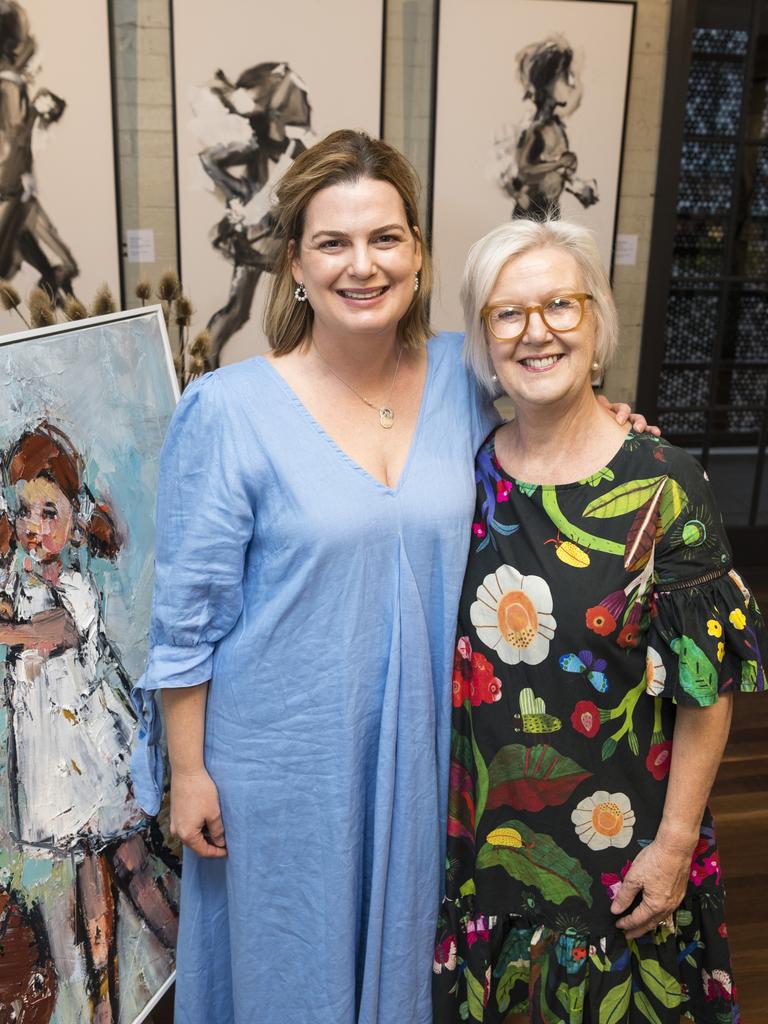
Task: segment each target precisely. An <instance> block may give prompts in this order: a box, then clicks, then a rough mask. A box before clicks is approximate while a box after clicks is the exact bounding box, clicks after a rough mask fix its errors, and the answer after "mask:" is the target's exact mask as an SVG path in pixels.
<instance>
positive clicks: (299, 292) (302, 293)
mask: <svg viewBox="0 0 768 1024" xmlns="http://www.w3.org/2000/svg"><path fill="white" fill-rule="evenodd" d="M293 297H294V299H296V301H297V302H306V301H307V289H306V288H305V287H304V282H303V281H302V282H301V284H297V285H296V287H295V288H294V289H293Z"/></svg>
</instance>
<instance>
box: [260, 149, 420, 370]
mask: <svg viewBox="0 0 768 1024" xmlns="http://www.w3.org/2000/svg"><path fill="white" fill-rule="evenodd" d="M365 178H369V179H370V180H372V181H387V182H389V184H390V185H392V186H393V187H394V188H395V189H397V192H398V195H399V196H400V198H401V199H402V201H403V206H404V207H405V215H406V217H407V219H408V225H409V227H410V229H411V231H412V232H413V234H414V235H415V236H416V237H418V240H419V241H420V242H421V250H422V263H421V270H420V271H419V282H420V283H419V290H418V291H417V292H414V295H413V299H412V301H411V304H410V306H409V307H408V309H407V311H406V313H405V315H404V316H403V318H402V320H401V321H400V323H399V325H398V336H399V339H400V344H401V345H402V346H403V348H411V349H413V348H418V347H419V346H420V345H422V344H423V343H424V342H425V341H426V340H427V338H429V337H430V336H431V335H432V333H433V332H432V328H431V326H430V323H429V313H428V310H429V296H430V292H431V289H432V265H431V262H430V257H429V251H428V249H427V246H426V242H425V240H424V236H423V232H422V231H421V227H420V225H419V208H418V201H419V191H420V185H419V178H418V175H417V174H416V171H415V170H414V168H413V167H412V166H411V164H410V163H409V162H408V160H407V159H406V158H405V157H404V156H403V154H402V153H400V152H398V150H396V149H395V148H394V147H393V146H390V145H389V144H388V143H386V142H382V141H381V140H380V139H372V138H371V137H370V135H367V134H366V133H365V132H360V131H352V130H350V129H342V130H341V131H337V132H332V134H330V135H328V136H327V137H326V138H325V139H323V140H322V142H318V143H317V144H316V145H314V146H312V147H311V148H310V149H307V150H305V151H304V152H303V153H302V154H301V155H300V156H298V157H297V158H296V159H295V160H294V162H293V163H292V164H291V166H290V167H289V168H288V170H287V171H286V172H285V174H284V175H283V177H282V179H281V180H280V182H279V184H278V186H277V188H276V189H275V198H276V200H277V205H276V207H275V208H274V210H273V215H274V217H275V220H276V227H275V234H276V237H277V238H278V240H279V242H280V250H279V252H278V255H277V258H276V260H275V269H274V276H273V280H272V287H271V290H270V293H269V299H268V301H267V307H266V310H265V313H264V330H265V333H266V335H267V338H268V339H269V344H270V346H271V348H272V351H273V352H274V353H275V354H276V355H287V354H288V353H289V352H292V351H293V350H294V349H295V348H298V346H299V345H301V344H302V342H303V341H305V340H306V339H307V338H308V337H309V335H310V332H311V329H312V322H313V320H314V312H313V310H312V307H311V306H310V304H309V303H308V302H297V301H296V299H295V297H294V294H293V293H294V289H295V287H296V282H295V281H294V279H293V275H292V274H291V262H292V258H293V247H292V246H291V242H293V245H294V246H295V247H296V248H297V249H298V247H299V246H300V245H301V238H302V234H303V231H304V218H305V216H306V211H307V207H308V206H309V203H310V201H311V200H312V198H313V197H314V196H315V195H316V194H317V193H318V192H319V191H320V190H321V189H324V188H329V187H330V186H331V185H340V184H346V183H349V182H355V181H360V180H363V179H365Z"/></svg>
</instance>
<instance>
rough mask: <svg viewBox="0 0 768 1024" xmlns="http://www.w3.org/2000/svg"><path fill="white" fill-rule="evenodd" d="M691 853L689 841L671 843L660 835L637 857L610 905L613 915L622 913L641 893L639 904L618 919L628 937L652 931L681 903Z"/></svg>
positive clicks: (632, 937) (688, 872)
mask: <svg viewBox="0 0 768 1024" xmlns="http://www.w3.org/2000/svg"><path fill="white" fill-rule="evenodd" d="M692 853H693V847H690V848H689V847H688V844H687V843H685V844H677V843H670V842H666V841H665V840H663V839H662V838H660V837H658V836H657V837H656V839H655V840H654V841H653V842H652V843H650V845H648V846H646V847H645V849H643V850H641V851H640V853H638V855H637V857H635V859H634V861H633V863H632V867H631V868H630V869H629V871H628V872H627V873H626V875H625V876H624V881H623V882H622V883H621V886H620V887H619V890H618V892H617V893H616V896H615V898H614V900H613V903H612V904H611V911H612V912H613V913H614V914H622V913H624V911H625V910H626V909H627V908H628V907H629V906H630V904H632V903H633V902H634V900H635V897H636V896H637V895H638V894H639V893H642V901H641V902H640V904H639V906H637V907H635V909H634V910H633V911H632V913H631V914H628V915H627V916H626V917H620V918H619V920H618V921H617V922H616V927H617V928H621V929H622V930H623V931H624V932H625V933H626V937H627V938H628V939H636V938H638V937H639V936H640V935H644V934H645V933H646V932H650V931H653V929H654V928H656V927H658V925H660V924H661V923H662V922H664V921H666V920H667V919H668V917H669V915H670V914H671V913H672V912H673V911H674V910H677V908H678V907H679V906H680V904H681V903H682V901H683V896H684V895H685V889H686V886H687V884H688V876H689V874H690V870H691V855H692Z"/></svg>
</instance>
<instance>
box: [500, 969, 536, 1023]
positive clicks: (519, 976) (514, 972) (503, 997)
mask: <svg viewBox="0 0 768 1024" xmlns="http://www.w3.org/2000/svg"><path fill="white" fill-rule="evenodd" d="M530 973H531V968H530V964H527V963H519V962H513V963H509V964H507V968H506V970H505V971H504V976H503V977H502V978H501V980H500V981H499V983H498V985H497V986H496V1003H497V1005H498V1007H499V1012H500V1013H506V1011H507V1010H508V1009H509V1002H510V1000H511V998H512V989H513V988H514V987H515V985H516V984H517V983H518V981H522V982H523V984H524V985H526V986H527V985H528V976H529V975H530Z"/></svg>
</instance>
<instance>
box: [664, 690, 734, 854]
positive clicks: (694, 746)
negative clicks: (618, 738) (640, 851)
mask: <svg viewBox="0 0 768 1024" xmlns="http://www.w3.org/2000/svg"><path fill="white" fill-rule="evenodd" d="M732 713H733V697H732V695H731V694H724V695H723V696H721V697H720V698H719V700H718V701H717V702H716V703H715V704H712V705H711V706H710V707H708V708H692V707H684V706H682V705H681V706H679V707H678V708H677V714H676V718H675V731H674V734H673V736H672V763H671V766H670V770H669V785H668V788H667V798H666V800H665V802H664V814H663V816H662V819H661V825H660V826H659V831H658V833H657V839H660V840H662V841H663V842H667V843H670V844H674V845H676V846H686V845H688V846H690V848H691V850H693V847H694V846H695V845H696V842H697V841H698V838H699V828H700V826H701V819H702V817H703V815H704V809H705V808H706V805H707V800H708V799H709V793H710V790H711V789H712V785H713V783H714V781H715V776H716V775H717V769H718V767H719V765H720V761H721V759H722V756H723V751H724V750H725V745H726V743H727V741H728V733H729V731H730V728H731V716H732Z"/></svg>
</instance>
